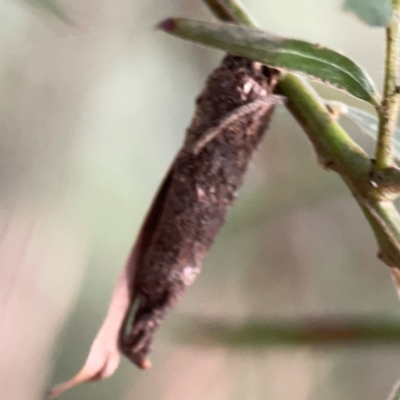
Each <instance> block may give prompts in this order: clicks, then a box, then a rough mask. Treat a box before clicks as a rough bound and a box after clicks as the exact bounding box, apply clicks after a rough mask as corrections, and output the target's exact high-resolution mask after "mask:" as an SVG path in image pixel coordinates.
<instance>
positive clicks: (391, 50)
mask: <svg viewBox="0 0 400 400" xmlns="http://www.w3.org/2000/svg"><path fill="white" fill-rule="evenodd" d="M392 4H393V17H392V21H391V23H390V25H389V26H388V27H386V59H385V77H384V85H383V99H382V104H381V106H380V108H379V109H378V114H379V131H378V142H377V146H376V153H375V158H376V169H377V170H383V169H385V168H388V167H391V166H393V164H394V149H393V140H394V130H395V127H396V122H397V116H398V111H399V93H397V69H398V59H397V58H398V57H397V52H398V46H399V13H400V0H392Z"/></svg>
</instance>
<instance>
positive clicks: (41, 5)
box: [22, 0, 76, 25]
mask: <svg viewBox="0 0 400 400" xmlns="http://www.w3.org/2000/svg"><path fill="white" fill-rule="evenodd" d="M22 1H23V2H24V3H26V4H28V5H30V6H32V7H35V8H38V9H40V10H43V11H45V12H47V13H49V14H51V15H53V16H55V17H57V18H59V19H61V20H62V21H63V22H65V23H67V24H69V25H76V24H75V23H74V22H73V21H72V19H71V18H70V17H69V15H68V13H67V12H66V11H65V8H64V7H63V6H62V5H61V4H60V2H59V0H22Z"/></svg>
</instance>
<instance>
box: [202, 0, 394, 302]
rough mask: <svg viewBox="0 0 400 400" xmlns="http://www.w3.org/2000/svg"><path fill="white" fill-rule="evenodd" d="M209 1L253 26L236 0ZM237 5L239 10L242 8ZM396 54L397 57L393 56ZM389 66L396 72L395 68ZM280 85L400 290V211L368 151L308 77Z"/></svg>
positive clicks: (287, 79)
mask: <svg viewBox="0 0 400 400" xmlns="http://www.w3.org/2000/svg"><path fill="white" fill-rule="evenodd" d="M204 1H205V3H207V4H210V3H213V4H214V5H215V4H216V3H218V4H223V7H222V8H221V9H220V10H222V11H220V15H219V18H222V19H225V20H230V21H232V19H233V20H234V21H235V22H236V23H239V24H243V25H247V26H249V25H250V26H252V27H254V24H253V23H252V22H249V21H252V18H250V17H249V16H248V15H247V14H246V12H245V11H244V10H243V9H242V8H241V7H239V6H238V4H237V2H236V0H204ZM393 1H394V7H393V8H394V15H395V17H394V21H397V18H398V14H399V8H400V0H393ZM238 9H240V12H237V10H238ZM393 23H394V22H393ZM393 29H395V30H396V29H397V28H395V27H394V26H392V31H391V32H392V33H391V34H393ZM396 32H397V31H396ZM396 37H397V36H396ZM396 40H397V39H396ZM393 50H395V49H394V47H393V46H392V50H391V51H393ZM391 54H392V53H391ZM394 54H395V53H394ZM391 60H392V62H396V61H395V60H394V58H393V57H392V58H391ZM391 68H392V67H391ZM390 70H391V73H394V72H395V71H393V70H392V69H390ZM279 88H280V90H281V91H282V92H283V94H284V95H285V97H287V99H288V103H287V107H288V109H289V111H290V112H291V114H292V115H293V117H294V118H295V119H296V120H297V121H298V122H299V124H300V125H301V126H302V127H303V129H304V131H305V133H306V134H307V136H308V138H309V140H310V141H311V143H312V144H313V146H314V149H315V151H316V154H317V157H318V159H319V161H320V164H322V165H323V166H324V167H326V168H330V169H332V170H334V171H336V172H337V173H338V174H339V175H340V176H341V178H342V179H343V181H344V182H345V183H346V185H347V186H348V187H349V189H350V191H351V193H352V194H353V196H354V197H355V199H356V201H357V202H358V204H359V206H360V208H361V210H362V212H363V213H364V215H365V217H366V219H367V221H368V223H369V224H370V226H371V228H372V230H373V232H374V235H375V237H376V240H377V242H378V245H379V249H380V251H379V257H380V259H381V260H382V261H383V262H384V263H385V264H387V265H388V266H390V267H391V268H392V270H391V272H392V276H393V279H394V281H395V285H396V288H397V290H398V292H399V296H400V215H399V213H398V212H397V210H396V207H395V206H394V204H393V202H390V201H382V200H380V198H381V197H382V196H380V195H381V194H382V193H381V191H380V189H379V188H378V189H374V188H373V187H372V185H371V183H370V178H369V171H370V159H369V157H368V155H367V154H366V153H365V152H364V151H363V150H362V149H361V148H360V147H359V146H358V145H357V144H356V143H355V142H354V141H353V140H352V139H351V138H350V137H349V135H348V134H347V133H346V132H345V131H344V130H343V129H342V127H341V126H340V125H339V124H338V123H337V122H336V121H335V120H334V119H333V118H332V116H331V115H330V114H329V112H328V111H327V109H326V107H325V105H324V103H323V101H322V100H321V99H320V98H319V96H318V95H317V94H316V93H315V92H314V90H313V89H312V88H311V87H310V86H309V85H308V84H307V83H306V82H305V81H304V80H303V79H301V78H299V77H297V76H296V75H294V74H291V73H286V74H285V75H284V76H283V77H282V78H281V81H280V84H279ZM392 100H393V99H392ZM391 104H392V103H391ZM391 107H392V108H391V110H392V111H393V112H394V117H393V116H392V120H391V123H392V124H394V122H393V121H395V117H396V115H397V113H396V109H393V105H391Z"/></svg>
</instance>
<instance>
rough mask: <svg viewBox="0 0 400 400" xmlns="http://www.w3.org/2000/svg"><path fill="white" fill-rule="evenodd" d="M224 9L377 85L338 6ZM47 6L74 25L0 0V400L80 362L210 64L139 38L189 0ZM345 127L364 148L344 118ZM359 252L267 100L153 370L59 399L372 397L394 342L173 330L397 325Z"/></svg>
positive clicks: (385, 279)
mask: <svg viewBox="0 0 400 400" xmlns="http://www.w3.org/2000/svg"><path fill="white" fill-rule="evenodd" d="M243 3H244V5H245V6H247V7H248V9H249V10H250V11H251V12H252V13H253V14H254V15H255V16H256V17H257V20H258V21H259V23H260V25H261V26H262V27H263V28H265V29H267V30H270V31H273V32H276V33H279V34H282V35H288V36H295V37H298V38H302V39H306V40H310V41H316V42H319V43H322V44H325V45H328V46H331V47H333V48H335V49H338V50H341V51H343V52H344V53H345V54H347V55H350V56H352V57H354V58H355V60H356V61H358V62H359V63H361V64H362V65H364V66H365V67H366V69H367V70H368V72H369V73H370V74H371V76H372V77H373V78H374V80H375V81H376V82H378V83H379V86H380V82H381V80H382V76H383V67H382V59H383V43H384V42H383V41H384V32H383V30H382V29H376V28H375V29H374V28H370V27H367V26H364V25H363V24H362V23H361V22H359V21H358V20H356V19H355V18H354V17H353V16H351V15H349V14H346V13H344V12H343V11H342V9H341V1H339V0H329V1H317V0H301V1H296V2H293V1H291V0H280V1H272V0H246V1H245V0H243ZM62 4H64V5H65V8H66V9H67V10H68V15H69V16H70V17H71V18H72V19H73V20H74V21H75V23H76V25H77V26H71V25H67V24H65V23H63V22H62V21H60V20H58V19H56V18H55V17H53V16H49V15H48V14H46V13H45V12H41V11H40V10H38V9H36V8H32V7H30V6H29V5H27V4H26V3H23V2H20V1H17V0H0V179H1V185H0V393H1V396H0V397H1V398H2V399H4V400H28V399H29V400H31V399H32V400H34V399H42V398H43V393H44V392H45V390H46V389H47V388H49V387H50V386H51V385H53V384H54V383H58V382H60V381H62V380H65V379H67V378H70V377H71V376H72V375H74V374H75V373H76V372H77V371H78V369H79V368H80V367H81V365H82V364H83V362H84V360H85V358H86V355H87V353H88V351H89V347H90V345H91V342H92V340H93V338H94V336H95V334H96V332H97V330H98V328H99V326H100V324H101V322H102V319H103V317H104V315H105V312H106V308H107V305H108V301H109V299H110V295H111V291H112V288H113V285H114V283H115V281H116V278H117V275H118V273H119V271H120V269H121V268H122V265H123V263H124V260H125V257H126V256H127V254H128V252H129V249H130V247H131V245H132V243H133V242H134V239H135V236H136V234H137V232H138V229H139V227H140V224H141V222H142V220H143V218H144V215H145V213H146V211H147V209H148V207H149V204H150V201H151V200H152V198H153V196H154V193H155V191H156V189H157V187H158V185H159V184H160V181H161V179H162V177H163V176H164V174H165V172H166V171H167V169H168V167H169V165H170V163H171V161H172V159H173V157H174V155H175V154H176V152H177V150H178V149H179V146H180V144H181V142H182V140H183V136H184V132H185V129H186V127H187V126H188V124H189V122H190V119H191V116H192V113H193V109H194V99H195V97H196V96H197V95H198V93H199V92H200V91H201V89H202V87H203V84H204V81H205V79H206V77H207V75H208V73H209V72H210V71H211V70H212V69H213V68H215V67H216V66H217V64H218V62H219V60H220V59H221V57H222V54H221V53H220V52H217V51H213V50H209V49H204V48H201V47H197V46H195V45H192V44H190V43H186V42H183V41H180V40H177V39H174V38H172V37H168V36H167V35H165V34H163V33H160V32H156V31H155V30H154V26H155V24H156V23H157V22H158V21H160V20H161V19H163V18H166V17H168V16H178V15H180V16H187V17H193V18H198V19H209V18H210V15H209V13H208V12H207V10H206V8H205V7H204V5H203V4H202V2H201V1H200V0H164V1H156V0H114V1H112V2H110V1H104V0H96V1H95V0H79V1H78V0H65V1H63V2H62ZM316 87H317V89H318V91H319V92H320V93H321V94H322V95H323V96H324V97H326V98H332V99H336V100H342V101H345V102H348V103H349V104H352V105H355V106H361V107H365V106H364V105H363V104H360V103H359V102H357V101H356V100H354V99H352V98H349V97H346V96H345V95H343V94H341V93H339V92H337V91H334V90H332V89H329V88H326V87H323V86H321V85H316ZM367 110H368V109H367ZM346 128H348V129H349V132H351V133H352V134H353V135H355V137H356V138H357V140H358V141H359V142H361V143H362V144H363V145H365V146H366V148H367V149H371V142H370V141H369V140H368V138H364V136H363V135H362V134H360V133H359V131H358V130H357V129H356V128H355V127H354V126H352V125H346ZM376 252H377V245H376V244H375V241H374V239H373V236H372V233H371V232H370V230H369V227H368V225H367V223H366V221H365V220H364V218H363V216H362V214H361V212H360V211H359V209H358V207H357V206H356V204H355V202H354V201H353V199H352V197H351V195H350V194H349V192H348V191H347V189H346V188H345V186H344V185H343V184H342V183H341V181H340V180H339V178H338V176H337V175H335V174H333V173H327V172H324V171H323V170H322V169H320V168H319V167H318V166H317V163H316V159H315V155H314V153H313V151H312V148H311V146H310V144H309V143H308V141H307V139H306V137H305V135H304V134H303V132H302V131H301V129H300V128H299V127H297V126H296V123H295V122H294V121H293V119H292V117H291V116H290V115H289V114H288V113H287V111H286V110H285V109H284V108H283V107H280V108H278V109H277V111H276V114H275V118H274V123H273V126H272V127H271V129H270V130H269V132H268V134H267V136H266V139H265V141H264V142H263V144H262V146H261V148H260V151H259V152H258V154H257V156H256V159H255V160H254V163H253V165H252V168H251V171H250V172H249V174H248V179H247V182H246V184H245V185H244V187H243V189H242V190H241V193H240V197H239V200H238V201H237V203H236V204H235V206H234V208H233V209H232V212H231V213H230V214H229V218H228V221H227V224H226V226H225V227H224V229H223V231H222V232H221V234H220V235H219V237H218V239H217V241H216V244H215V246H214V247H213V249H212V251H211V252H210V254H209V256H208V257H207V260H206V263H205V265H204V268H203V272H202V274H201V275H200V277H199V278H198V280H197V282H196V284H195V285H194V286H193V287H192V288H191V289H190V290H189V292H188V293H187V295H186V296H185V298H184V300H183V301H182V302H181V303H180V305H179V307H177V309H175V310H174V311H173V312H172V313H171V314H170V315H169V316H168V318H167V320H166V321H165V323H164V325H163V326H162V328H161V329H160V331H159V333H158V335H157V337H156V342H155V348H154V353H153V355H152V361H153V368H152V369H151V370H149V371H147V372H142V371H139V370H138V369H136V368H135V367H134V366H133V365H131V364H129V363H128V362H126V361H123V363H122V366H121V368H120V369H119V370H118V372H117V373H116V374H115V376H113V377H112V378H110V379H108V380H105V381H103V382H100V383H96V384H86V385H82V386H79V387H77V388H74V389H73V390H71V391H70V392H67V393H66V394H64V395H63V397H62V399H65V400H72V399H73V400H84V399H85V400H86V399H97V400H108V399H118V400H119V399H120V400H128V399H141V400H147V399H160V400H172V399H179V400H186V399H191V400H196V399H199V400H200V399H204V398H206V399H209V400H214V399H215V400H217V399H218V400H225V399H226V400H234V399H246V400H250V399H251V400H253V399H254V400H256V399H288V398H295V399H296V400H306V399H307V400H308V399H309V400H313V399H315V400H316V399H321V398H323V399H326V400H333V399H340V398H345V399H348V400H351V399H360V398H362V399H364V400H369V399H371V400H372V399H384V398H385V397H386V396H387V394H388V393H389V391H390V389H391V387H392V386H393V385H394V383H395V381H396V380H397V379H398V378H399V377H400V351H399V349H398V348H397V347H396V346H394V345H393V346H387V345H381V346H380V345H368V346H355V347H354V346H353V347H334V346H333V347H328V348H323V347H322V348H321V347H320V348H315V347H314V346H310V345H307V346H299V347H296V346H291V347H287V348H282V347H266V346H263V345H262V343H260V341H258V342H257V343H254V346H252V345H250V346H247V347H246V348H238V347H237V346H235V345H219V344H218V343H213V344H212V345H211V344H210V343H208V344H207V343H206V342H207V341H204V343H203V341H197V340H195V338H193V340H191V335H188V334H187V333H186V334H184V333H183V331H184V330H185V329H186V331H187V329H188V328H190V329H189V331H190V330H192V331H193V332H195V331H196V329H197V326H198V325H196V324H198V323H199V322H201V321H207V320H208V319H214V320H215V319H218V320H219V321H227V322H229V323H236V324H240V326H242V325H243V326H245V325H246V323H247V322H248V321H253V320H256V321H261V322H265V323H268V321H272V320H275V319H276V318H284V319H287V320H291V319H294V318H295V319H296V320H301V319H302V318H306V317H309V316H324V317H326V318H328V319H329V318H330V316H331V315H332V316H333V315H335V316H337V315H350V316H351V315H358V316H359V315H361V316H364V317H365V318H366V319H371V320H372V319H373V318H375V317H381V318H388V319H391V320H394V321H399V319H398V314H399V310H400V304H399V302H398V299H397V295H396V293H395V290H394V288H393V286H392V283H391V280H390V276H389V272H388V270H387V267H386V266H385V265H383V264H382V263H380V262H379V261H378V260H377V258H376ZM182 328H184V329H182ZM194 336H196V335H194ZM261 342H262V341H261Z"/></svg>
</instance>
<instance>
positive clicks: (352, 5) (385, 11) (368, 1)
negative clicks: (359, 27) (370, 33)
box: [343, 0, 393, 27]
mask: <svg viewBox="0 0 400 400" xmlns="http://www.w3.org/2000/svg"><path fill="white" fill-rule="evenodd" d="M343 9H344V10H347V11H350V12H352V13H354V14H355V15H356V16H357V17H358V18H359V19H360V20H361V21H363V22H365V23H367V24H368V25H371V26H379V27H385V26H388V25H389V23H390V21H391V19H392V16H393V7H392V2H391V1H390V0H345V2H344V3H343Z"/></svg>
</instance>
